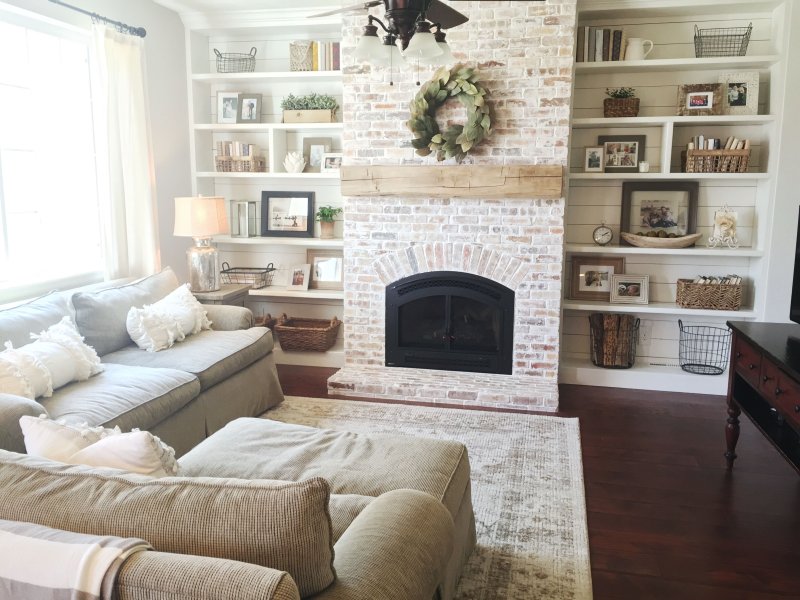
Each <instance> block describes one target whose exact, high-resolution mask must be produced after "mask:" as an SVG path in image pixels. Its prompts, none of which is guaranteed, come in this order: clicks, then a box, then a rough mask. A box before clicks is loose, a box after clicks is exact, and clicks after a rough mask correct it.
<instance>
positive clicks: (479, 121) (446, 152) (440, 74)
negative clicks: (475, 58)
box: [406, 64, 492, 162]
mask: <svg viewBox="0 0 800 600" xmlns="http://www.w3.org/2000/svg"><path fill="white" fill-rule="evenodd" d="M487 94H488V92H487V91H486V90H485V89H484V88H482V87H481V85H480V84H479V83H478V74H477V73H476V72H475V69H473V68H471V67H466V66H464V65H462V64H457V65H455V66H454V67H453V68H452V69H448V68H447V67H442V68H440V69H439V70H437V71H436V73H434V75H433V79H431V80H430V81H428V82H427V83H424V84H423V85H422V87H421V88H420V90H419V92H417V95H416V96H415V97H414V99H413V100H412V101H411V118H410V119H409V120H408V122H407V123H406V125H407V126H408V128H409V129H410V130H411V132H412V133H413V134H414V139H413V140H411V145H412V146H414V148H416V151H417V154H419V155H420V156H428V155H429V154H431V153H432V152H436V160H444V159H446V158H455V159H456V161H458V162H461V161H462V160H464V157H465V156H466V155H467V153H468V152H469V151H470V150H471V149H472V148H473V147H475V146H477V145H478V144H480V143H481V142H482V141H483V139H484V138H487V137H489V136H490V135H491V133H492V130H491V125H492V117H491V113H490V110H489V105H488V104H487ZM450 98H457V99H458V100H459V101H461V104H463V105H464V107H465V108H466V109H467V122H466V123H465V124H464V125H451V126H450V127H449V128H448V129H447V131H445V132H444V133H442V132H440V131H439V125H438V123H436V111H437V110H438V109H439V107H440V106H441V105H442V104H444V103H445V102H447V100H448V99H450Z"/></svg>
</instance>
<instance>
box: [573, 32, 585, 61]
mask: <svg viewBox="0 0 800 600" xmlns="http://www.w3.org/2000/svg"><path fill="white" fill-rule="evenodd" d="M585 44H586V28H585V27H578V40H577V41H576V43H575V62H583V60H584V58H583V47H584V46H585Z"/></svg>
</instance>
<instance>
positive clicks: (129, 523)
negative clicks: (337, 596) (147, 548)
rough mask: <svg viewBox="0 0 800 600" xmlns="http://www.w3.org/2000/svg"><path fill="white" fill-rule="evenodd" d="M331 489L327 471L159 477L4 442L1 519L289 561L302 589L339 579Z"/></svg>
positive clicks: (169, 548)
mask: <svg viewBox="0 0 800 600" xmlns="http://www.w3.org/2000/svg"><path fill="white" fill-rule="evenodd" d="M329 496H330V491H329V488H328V484H327V483H326V481H325V480H324V479H322V478H314V479H310V480H308V481H303V482H297V483H294V482H285V481H263V480H254V481H242V480H236V479H212V478H205V477H203V478H191V477H166V478H163V479H151V478H149V477H144V476H141V475H133V474H126V473H124V472H123V471H118V470H116V469H102V468H90V467H83V466H73V465H69V466H68V465H63V464H60V463H56V462H52V461H48V460H45V459H40V458H35V457H31V456H26V455H21V454H15V453H13V452H5V451H0V519H10V520H16V521H27V522H30V523H37V524H39V525H45V526H47V527H55V528H57V529H67V530H69V531H75V532H77V533H89V534H94V535H117V536H121V537H140V538H143V539H146V540H147V541H148V542H150V544H151V545H152V546H153V548H155V549H156V550H158V551H161V552H177V553H182V554H197V555H200V556H211V557H216V558H227V559H231V560H239V561H243V562H248V563H253V564H257V565H261V566H264V567H270V568H273V569H278V570H281V571H286V572H288V573H289V574H290V575H291V576H292V578H293V579H294V581H295V582H296V583H297V587H298V589H299V590H300V593H301V595H302V596H303V597H306V596H308V595H311V594H314V593H317V592H319V591H321V590H323V589H324V588H326V587H327V586H329V585H330V584H331V583H333V581H334V579H335V573H334V570H333V542H332V536H331V521H330V516H329V514H328V500H329Z"/></svg>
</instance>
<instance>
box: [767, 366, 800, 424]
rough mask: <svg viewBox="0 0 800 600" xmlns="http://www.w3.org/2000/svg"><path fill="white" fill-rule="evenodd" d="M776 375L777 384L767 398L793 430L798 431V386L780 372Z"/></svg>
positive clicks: (799, 389)
mask: <svg viewBox="0 0 800 600" xmlns="http://www.w3.org/2000/svg"><path fill="white" fill-rule="evenodd" d="M773 368H774V366H773ZM778 373H779V374H778V381H777V384H776V385H775V387H774V388H773V389H772V393H771V394H770V395H769V396H767V398H768V399H769V400H770V402H773V403H774V405H775V408H777V409H778V410H779V411H780V412H781V413H783V416H784V417H786V421H787V422H788V423H789V424H790V425H791V426H792V427H793V428H794V429H800V385H798V383H797V382H796V381H794V380H793V379H791V378H789V377H788V376H787V375H786V374H785V373H783V372H782V371H779V372H778Z"/></svg>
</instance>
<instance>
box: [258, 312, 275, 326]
mask: <svg viewBox="0 0 800 600" xmlns="http://www.w3.org/2000/svg"><path fill="white" fill-rule="evenodd" d="M277 322H278V319H276V318H275V317H273V316H272V315H271V314H269V313H267V314H265V315H261V316H260V317H256V319H255V325H256V327H269V328H270V329H275V325H276V323H277Z"/></svg>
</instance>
